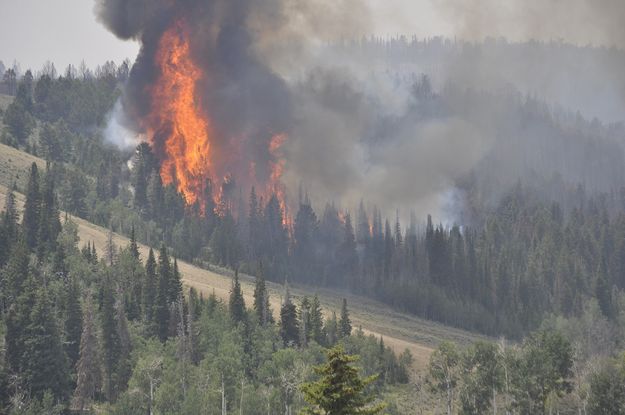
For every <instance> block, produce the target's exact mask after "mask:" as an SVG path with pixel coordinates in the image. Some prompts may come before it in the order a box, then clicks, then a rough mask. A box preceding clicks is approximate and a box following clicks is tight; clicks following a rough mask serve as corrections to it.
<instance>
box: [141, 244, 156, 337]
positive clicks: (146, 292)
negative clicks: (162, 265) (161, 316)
mask: <svg viewBox="0 0 625 415" xmlns="http://www.w3.org/2000/svg"><path fill="white" fill-rule="evenodd" d="M158 284H159V278H158V276H157V275H156V260H155V259H154V251H153V250H152V248H150V251H149V253H148V259H147V261H146V262H145V283H144V284H143V297H142V303H143V316H144V319H145V321H146V323H147V324H148V325H150V324H153V322H154V306H155V302H156V297H157V287H158Z"/></svg>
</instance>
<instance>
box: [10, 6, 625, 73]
mask: <svg viewBox="0 0 625 415" xmlns="http://www.w3.org/2000/svg"><path fill="white" fill-rule="evenodd" d="M363 1H364V2H365V3H368V4H369V6H370V8H371V17H372V27H371V28H370V29H369V33H363V35H369V34H376V35H380V36H387V35H390V36H394V35H398V34H406V35H412V34H415V35H417V36H418V37H429V36H435V35H443V36H448V37H453V36H458V37H460V38H470V39H480V38H483V37H485V36H505V37H507V38H509V39H512V40H525V39H529V38H539V39H546V40H549V39H564V40H567V41H570V42H573V43H576V44H587V43H592V44H603V45H612V44H616V45H619V46H623V45H624V44H625V42H623V40H624V39H625V27H624V26H623V25H622V24H620V21H619V20H620V19H621V16H622V15H623V8H625V7H624V6H623V4H625V2H623V1H622V0H568V1H562V0H363ZM93 4H94V3H93V2H92V1H89V0H19V1H15V0H0V60H2V61H4V63H5V65H6V64H9V65H10V64H12V62H13V60H17V61H18V62H20V63H21V65H22V67H23V68H27V67H33V68H39V67H41V66H42V64H43V63H44V62H45V61H47V60H50V61H53V62H55V64H56V66H57V69H60V68H63V67H65V66H66V65H67V64H69V63H73V64H75V65H76V64H78V63H80V61H81V60H82V59H84V60H85V62H86V63H87V64H88V65H89V66H95V65H97V64H100V63H102V61H104V60H106V59H113V60H115V61H118V62H119V61H122V60H123V59H125V58H130V59H131V60H133V59H134V57H135V56H136V53H137V51H138V45H137V43H136V42H124V41H120V40H119V39H117V38H116V37H115V36H114V35H113V34H111V33H110V32H109V31H107V30H106V29H105V28H104V27H102V25H100V24H98V23H97V22H96V20H95V18H94V14H93Z"/></svg>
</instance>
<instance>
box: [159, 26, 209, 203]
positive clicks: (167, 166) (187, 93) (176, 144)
mask: <svg viewBox="0 0 625 415" xmlns="http://www.w3.org/2000/svg"><path fill="white" fill-rule="evenodd" d="M155 59H156V65H157V66H158V68H159V70H160V75H159V78H158V80H157V82H156V83H155V84H154V86H153V88H152V90H151V94H152V111H151V113H150V115H149V117H148V119H149V127H148V135H149V137H150V138H151V141H152V143H154V142H155V136H156V135H165V138H164V139H163V140H160V139H159V141H161V142H163V143H164V148H163V149H162V151H163V152H164V155H163V160H162V163H161V179H162V180H163V183H164V184H165V185H167V184H170V183H174V184H175V185H176V188H177V189H178V191H179V192H181V193H182V194H183V195H184V197H185V199H186V202H187V203H188V204H193V203H195V202H196V201H199V203H200V204H201V205H204V203H205V201H203V200H202V197H201V195H202V194H203V191H204V187H205V186H206V180H207V179H209V178H210V171H209V169H210V166H211V141H212V140H211V138H212V137H213V133H212V130H211V125H210V123H209V121H208V120H207V119H205V118H204V117H203V116H202V114H201V113H200V110H199V108H200V104H199V103H198V102H197V100H196V95H197V94H196V90H195V88H196V83H197V81H198V80H199V79H200V78H201V77H202V71H201V70H200V68H198V66H197V65H196V64H195V63H194V62H193V60H192V58H191V53H190V47H189V34H188V32H187V30H186V29H185V27H184V25H183V23H182V21H178V22H177V23H176V24H174V25H173V26H172V27H171V28H169V29H168V30H167V31H166V32H165V33H164V34H163V36H162V37H161V39H160V42H159V46H158V51H157V53H156V58H155Z"/></svg>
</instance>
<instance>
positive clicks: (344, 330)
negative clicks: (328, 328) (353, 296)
mask: <svg viewBox="0 0 625 415" xmlns="http://www.w3.org/2000/svg"><path fill="white" fill-rule="evenodd" d="M351 334H352V322H351V321H350V319H349V310H347V300H346V299H345V298H343V305H342V306H341V319H340V320H339V336H340V337H341V338H343V337H348V336H351Z"/></svg>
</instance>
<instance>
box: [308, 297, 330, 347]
mask: <svg viewBox="0 0 625 415" xmlns="http://www.w3.org/2000/svg"><path fill="white" fill-rule="evenodd" d="M309 321H310V322H309V325H310V334H311V338H312V339H313V340H314V341H315V342H317V344H320V345H321V346H324V345H325V344H326V336H325V333H324V331H323V313H322V311H321V304H320V303H319V297H318V296H317V295H316V294H315V296H314V297H313V299H312V301H311V303H310V318H309Z"/></svg>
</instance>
